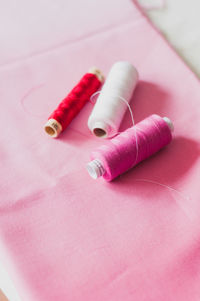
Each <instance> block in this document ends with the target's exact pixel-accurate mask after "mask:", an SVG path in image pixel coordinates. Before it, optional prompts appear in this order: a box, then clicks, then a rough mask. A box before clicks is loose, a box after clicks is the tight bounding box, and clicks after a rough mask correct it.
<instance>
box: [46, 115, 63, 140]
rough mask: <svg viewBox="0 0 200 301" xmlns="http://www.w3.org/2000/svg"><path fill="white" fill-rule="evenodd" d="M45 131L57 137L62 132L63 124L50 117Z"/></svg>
mask: <svg viewBox="0 0 200 301" xmlns="http://www.w3.org/2000/svg"><path fill="white" fill-rule="evenodd" d="M44 130H45V132H46V133H47V134H48V135H49V136H51V137H52V138H56V137H58V136H59V135H60V133H61V132H62V126H61V124H60V123H59V122H58V121H57V120H55V119H49V120H48V121H47V123H46V124H45V126H44Z"/></svg>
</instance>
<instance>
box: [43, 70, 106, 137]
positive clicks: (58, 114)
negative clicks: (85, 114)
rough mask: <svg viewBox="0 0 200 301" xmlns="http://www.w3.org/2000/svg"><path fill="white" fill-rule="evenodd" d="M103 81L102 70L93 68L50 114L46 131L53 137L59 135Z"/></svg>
mask: <svg viewBox="0 0 200 301" xmlns="http://www.w3.org/2000/svg"><path fill="white" fill-rule="evenodd" d="M102 81H103V75H102V73H101V71H100V70H98V69H97V68H94V67H93V68H91V69H90V70H89V72H88V73H86V74H85V75H84V76H83V77H82V78H81V80H80V81H79V83H78V84H77V85H76V86H75V87H74V88H73V89H72V91H71V92H70V93H69V94H68V95H67V96H66V97H65V98H64V99H63V100H62V101H61V103H60V104H59V105H58V107H57V109H56V110H55V111H54V112H53V113H52V114H51V115H50V116H49V118H48V121H47V123H46V124H45V132H46V133H47V134H48V135H49V136H51V137H53V138H55V137H58V136H59V134H60V133H61V132H63V131H64V130H65V129H66V128H67V126H68V125H69V124H70V122H71V121H72V120H73V119H74V118H75V117H76V116H77V115H78V113H79V112H80V111H81V110H82V108H83V107H84V105H85V104H86V103H87V101H89V99H90V97H91V96H92V94H93V93H95V92H96V91H97V90H98V89H99V87H100V86H101V84H102Z"/></svg>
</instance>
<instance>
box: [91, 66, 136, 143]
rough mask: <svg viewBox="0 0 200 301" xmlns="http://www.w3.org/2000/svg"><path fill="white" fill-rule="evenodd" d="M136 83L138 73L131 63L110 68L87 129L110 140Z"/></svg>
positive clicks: (116, 130)
mask: <svg viewBox="0 0 200 301" xmlns="http://www.w3.org/2000/svg"><path fill="white" fill-rule="evenodd" d="M137 82H138V72H137V70H136V69H135V67H133V65H132V64H131V63H129V62H117V63H115V64H114V65H113V66H112V68H111V70H110V72H109V74H108V77H107V80H106V82H105V84H104V86H103V88H102V90H101V92H100V93H99V92H97V93H99V97H98V99H97V101H96V104H95V106H94V109H93V111H92V113H91V115H90V117H89V119H88V127H89V129H90V131H91V132H92V133H93V134H94V135H95V136H96V137H101V138H110V137H113V136H115V135H116V134H117V133H118V130H119V127H120V123H121V121H122V119H123V117H124V114H125V112H126V110H127V106H129V102H130V100H131V97H132V94H133V91H134V89H135V87H136V84H137ZM97 93H95V94H97ZM132 121H133V120H132Z"/></svg>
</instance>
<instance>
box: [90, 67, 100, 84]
mask: <svg viewBox="0 0 200 301" xmlns="http://www.w3.org/2000/svg"><path fill="white" fill-rule="evenodd" d="M88 73H92V74H95V75H96V77H97V78H98V79H99V80H100V82H101V83H103V82H104V76H103V73H102V72H101V70H99V69H98V68H96V67H91V68H90V69H89V71H88Z"/></svg>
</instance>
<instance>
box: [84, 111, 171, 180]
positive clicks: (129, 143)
mask: <svg viewBox="0 0 200 301" xmlns="http://www.w3.org/2000/svg"><path fill="white" fill-rule="evenodd" d="M172 131H173V124H172V122H171V121H170V120H169V119H168V118H167V117H164V118H162V117H160V116H158V115H151V116H150V117H148V118H146V119H144V120H143V121H141V122H139V123H138V124H137V125H135V126H133V127H131V128H129V129H127V130H126V131H125V132H123V133H121V134H119V135H118V136H116V137H114V138H113V139H111V140H110V141H109V142H108V143H107V145H103V146H101V147H99V148H97V149H96V150H95V151H93V152H92V154H91V159H92V161H91V162H89V163H88V164H87V170H88V173H89V174H90V176H91V177H92V178H94V179H97V178H99V177H101V176H102V177H103V178H104V179H105V180H107V181H112V180H113V179H114V178H116V177H117V176H119V175H121V174H122V173H124V172H126V171H127V170H128V169H130V168H132V167H134V166H135V165H137V164H138V163H139V162H141V161H143V160H145V159H146V158H148V157H150V156H151V155H153V154H155V153H156V152H158V151H159V150H160V149H161V148H163V147H164V146H166V145H167V144H169V143H170V142H171V140H172V134H171V132H172Z"/></svg>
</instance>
